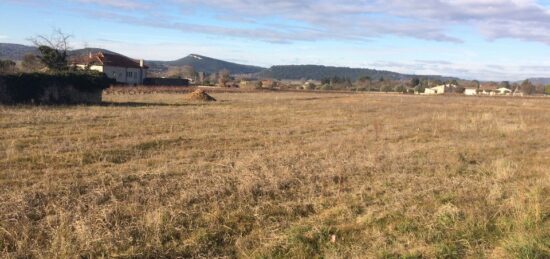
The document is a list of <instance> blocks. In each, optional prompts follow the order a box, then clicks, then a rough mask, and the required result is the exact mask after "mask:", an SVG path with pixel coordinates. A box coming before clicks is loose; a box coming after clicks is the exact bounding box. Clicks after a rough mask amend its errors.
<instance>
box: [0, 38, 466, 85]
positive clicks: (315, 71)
mask: <svg viewBox="0 0 550 259" xmlns="http://www.w3.org/2000/svg"><path fill="white" fill-rule="evenodd" d="M98 51H102V52H105V53H111V54H118V55H122V54H119V53H116V52H113V51H110V50H107V49H100V48H84V49H75V50H72V51H70V55H73V56H78V55H86V54H88V53H89V52H98ZM27 53H37V49H36V47H33V46H25V45H21V44H11V43H0V59H11V60H15V61H17V60H22V59H23V57H24V56H25V54H27ZM145 63H146V64H147V65H148V66H149V68H150V71H152V72H164V71H166V70H168V69H169V68H170V67H182V66H186V65H190V66H193V67H194V68H195V71H199V72H206V73H216V72H218V71H220V70H222V69H227V70H229V71H230V72H231V74H234V75H235V74H250V75H253V76H254V77H258V78H274V79H314V80H321V79H323V78H327V77H335V76H337V77H341V78H349V79H351V80H356V79H358V78H360V77H363V76H368V77H370V78H372V79H379V78H382V77H383V78H385V79H393V80H408V79H411V78H413V77H418V78H421V79H422V78H427V79H430V80H442V81H446V80H453V79H457V78H454V77H444V76H436V75H424V76H422V75H421V76H417V75H407V74H400V73H396V72H391V71H385V70H376V69H367V68H349V67H334V66H320V65H283V66H272V67H271V68H268V69H266V68H263V67H259V66H250V65H242V64H237V63H232V62H228V61H224V60H220V59H215V58H210V57H206V56H202V55H198V54H191V55H188V56H186V57H184V58H180V59H177V60H172V61H157V60H146V61H145Z"/></svg>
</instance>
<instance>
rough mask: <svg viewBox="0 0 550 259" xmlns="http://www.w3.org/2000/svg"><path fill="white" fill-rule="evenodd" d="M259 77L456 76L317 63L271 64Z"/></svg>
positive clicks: (392, 77) (432, 78) (397, 77)
mask: <svg viewBox="0 0 550 259" xmlns="http://www.w3.org/2000/svg"><path fill="white" fill-rule="evenodd" d="M258 76H259V77H266V78H274V79H296V80H298V79H313V80H321V79H324V78H330V77H335V76H337V77H341V78H342V77H343V78H349V79H351V80H357V79H358V78H360V77H363V76H368V77H370V78H371V79H380V78H384V79H393V80H403V79H411V78H413V77H418V78H420V79H423V78H427V79H431V80H442V81H446V80H454V79H458V78H454V77H444V76H435V75H434V76H432V75H407V74H400V73H396V72H391V71H384V70H376V69H368V68H349V67H331V66H319V65H287V66H273V67H271V68H269V69H266V70H264V71H262V72H260V73H259V74H258Z"/></svg>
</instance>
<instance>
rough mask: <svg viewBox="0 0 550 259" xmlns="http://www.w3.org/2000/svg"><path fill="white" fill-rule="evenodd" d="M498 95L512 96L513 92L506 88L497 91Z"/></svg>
mask: <svg viewBox="0 0 550 259" xmlns="http://www.w3.org/2000/svg"><path fill="white" fill-rule="evenodd" d="M496 93H497V94H500V95H511V94H512V90H510V89H508V88H506V87H501V88H498V89H496Z"/></svg>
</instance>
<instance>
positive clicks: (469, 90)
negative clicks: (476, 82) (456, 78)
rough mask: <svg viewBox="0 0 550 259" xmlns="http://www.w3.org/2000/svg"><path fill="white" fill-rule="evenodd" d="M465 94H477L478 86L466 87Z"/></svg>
mask: <svg viewBox="0 0 550 259" xmlns="http://www.w3.org/2000/svg"><path fill="white" fill-rule="evenodd" d="M464 95H477V88H466V89H464Z"/></svg>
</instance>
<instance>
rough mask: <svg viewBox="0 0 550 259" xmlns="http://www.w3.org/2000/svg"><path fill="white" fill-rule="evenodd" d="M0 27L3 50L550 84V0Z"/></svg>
mask: <svg viewBox="0 0 550 259" xmlns="http://www.w3.org/2000/svg"><path fill="white" fill-rule="evenodd" d="M0 23H1V24H2V27H0V42H9V43H21V44H30V43H29V41H28V40H27V39H28V38H29V37H32V36H35V35H38V34H49V33H51V32H52V30H53V29H54V28H58V29H61V30H63V31H64V32H66V33H69V34H71V35H73V38H72V44H71V46H72V47H73V48H81V47H85V46H89V47H101V48H107V49H110V50H113V51H116V52H120V53H122V54H125V55H127V56H131V57H134V58H145V59H155V60H173V59H178V58H181V57H184V56H186V55H188V54H190V53H197V54H202V55H206V56H211V57H215V58H220V59H224V60H228V61H233V62H239V63H244V64H250V65H260V66H265V67H268V66H271V65H279V64H321V65H335V66H349V67H365V68H375V69H384V70H391V71H396V72H403V73H410V74H441V75H449V76H458V77H461V78H467V79H480V80H498V81H500V80H521V79H524V78H527V77H550V60H549V59H548V57H550V1H548V0H547V1H535V0H477V1H475V0H424V1H410V0H371V1H366V0H340V1H336V0H281V1H275V0H255V1H251V0H149V1H145V0H137V1H134V0H65V1H61V0H49V1H43V0H0Z"/></svg>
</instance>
